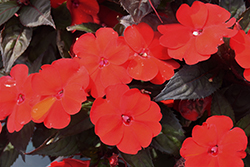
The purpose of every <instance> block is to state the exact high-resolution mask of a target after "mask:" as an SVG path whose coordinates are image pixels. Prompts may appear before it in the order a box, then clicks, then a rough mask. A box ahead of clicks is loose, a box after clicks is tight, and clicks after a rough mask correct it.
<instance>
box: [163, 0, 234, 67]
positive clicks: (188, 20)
mask: <svg viewBox="0 0 250 167" xmlns="http://www.w3.org/2000/svg"><path fill="white" fill-rule="evenodd" d="M230 15H231V14H230V13H229V12H228V11H227V10H226V9H224V8H222V7H220V6H218V5H214V4H210V3H206V4H204V3H202V2H200V1H194V3H193V4H192V6H191V7H189V6H188V5H187V4H182V5H181V6H180V8H179V9H178V10H177V12H176V18H177V20H178V21H179V23H180V24H166V25H159V26H158V30H159V31H160V33H162V34H163V36H162V37H161V38H160V43H161V44H162V45H163V46H165V47H167V48H168V54H169V56H170V57H172V58H174V59H179V60H182V59H184V60H185V61H186V63H187V64H189V65H193V64H196V63H198V62H200V61H203V60H207V59H208V58H209V57H210V55H211V54H214V53H216V52H217V50H218V48H217V47H218V46H219V45H221V44H223V43H224V41H223V37H232V36H234V35H235V34H236V33H237V30H232V29H228V27H231V26H232V25H233V24H234V23H235V18H231V19H230V20H229V18H230ZM228 20H229V21H228ZM226 21H227V22H226Z"/></svg>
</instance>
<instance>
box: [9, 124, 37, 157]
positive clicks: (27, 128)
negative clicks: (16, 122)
mask: <svg viewBox="0 0 250 167" xmlns="http://www.w3.org/2000/svg"><path fill="white" fill-rule="evenodd" d="M33 131H34V123H33V122H30V123H28V124H26V125H24V127H23V128H22V129H21V130H20V131H19V132H13V133H8V138H9V141H10V142H11V144H12V145H13V146H14V147H15V149H16V150H18V151H20V152H21V153H24V152H25V151H26V147H27V145H28V143H29V141H30V139H31V136H32V135H33Z"/></svg>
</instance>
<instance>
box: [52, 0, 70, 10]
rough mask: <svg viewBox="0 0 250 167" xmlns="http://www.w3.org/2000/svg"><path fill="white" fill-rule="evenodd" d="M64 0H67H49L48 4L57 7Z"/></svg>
mask: <svg viewBox="0 0 250 167" xmlns="http://www.w3.org/2000/svg"><path fill="white" fill-rule="evenodd" d="M65 1H67V0H50V5H51V7H52V8H57V7H58V6H60V5H61V4H62V3H63V2H65Z"/></svg>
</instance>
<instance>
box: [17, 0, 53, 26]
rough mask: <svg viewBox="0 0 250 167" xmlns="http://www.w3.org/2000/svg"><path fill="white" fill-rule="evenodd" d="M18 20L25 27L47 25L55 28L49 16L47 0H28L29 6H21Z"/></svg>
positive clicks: (48, 2)
mask: <svg viewBox="0 0 250 167" xmlns="http://www.w3.org/2000/svg"><path fill="white" fill-rule="evenodd" d="M19 19H20V21H21V23H22V24H23V25H25V26H27V27H37V26H40V25H49V26H52V27H53V28H56V27H55V23H54V21H53V19H52V17H51V15H50V1H49V0H39V1H37V0H30V5H29V6H23V8H22V10H21V12H20V17H19Z"/></svg>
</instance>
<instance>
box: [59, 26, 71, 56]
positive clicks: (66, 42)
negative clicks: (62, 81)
mask: <svg viewBox="0 0 250 167" xmlns="http://www.w3.org/2000/svg"><path fill="white" fill-rule="evenodd" d="M56 39H57V40H56V45H57V48H58V50H59V53H60V55H61V57H63V58H70V57H71V55H70V54H69V53H70V47H71V45H72V41H73V37H72V33H71V32H68V31H64V30H62V31H60V30H57V38H56Z"/></svg>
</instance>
